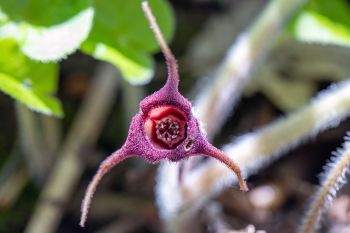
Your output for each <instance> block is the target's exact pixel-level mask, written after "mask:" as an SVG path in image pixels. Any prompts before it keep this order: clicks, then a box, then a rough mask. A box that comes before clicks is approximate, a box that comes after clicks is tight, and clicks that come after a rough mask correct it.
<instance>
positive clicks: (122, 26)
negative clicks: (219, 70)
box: [0, 0, 174, 85]
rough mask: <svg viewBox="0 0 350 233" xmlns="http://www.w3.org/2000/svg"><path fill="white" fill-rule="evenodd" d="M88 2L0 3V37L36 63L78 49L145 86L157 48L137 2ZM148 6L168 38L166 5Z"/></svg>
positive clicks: (170, 23)
mask: <svg viewBox="0 0 350 233" xmlns="http://www.w3.org/2000/svg"><path fill="white" fill-rule="evenodd" d="M91 1H93V2H91ZM91 1H83V0H74V1H72V0H2V1H1V2H0V8H1V10H2V11H3V12H4V13H5V14H4V15H2V16H0V39H1V38H14V39H16V41H17V42H18V44H19V45H20V48H21V50H22V52H23V53H24V54H26V55H27V56H29V57H30V58H32V59H35V60H40V61H56V60H59V59H61V58H63V57H65V56H67V55H68V54H70V53H72V52H74V51H75V50H76V49H77V48H79V47H80V48H81V49H82V50H83V51H84V52H86V53H88V54H90V55H92V56H94V57H95V58H97V59H100V60H103V61H107V62H110V63H112V64H114V65H115V66H116V67H117V68H118V69H119V70H120V71H121V73H122V75H123V77H124V78H125V79H126V80H128V81H129V82H130V83H131V84H135V85H136V84H145V83H147V82H149V80H150V79H151V78H152V76H153V69H154V68H153V65H154V62H153V59H152V57H151V56H150V54H149V53H151V52H155V51H157V50H158V45H157V43H156V40H155V38H154V35H153V33H152V31H151V29H150V27H149V25H148V22H147V20H146V18H145V16H144V14H143V12H142V10H141V2H142V0H133V1H124V0H91ZM149 4H150V6H151V8H152V11H153V12H154V14H155V16H156V18H157V21H158V23H159V25H160V27H161V29H162V32H163V33H164V36H165V38H166V39H167V40H169V39H170V38H171V37H172V34H173V31H174V16H173V13H172V10H171V7H170V5H169V4H168V3H167V1H166V0H149ZM0 14H1V13H0ZM1 22H3V23H1ZM4 22H5V23H4ZM90 30H91V32H90ZM86 38H87V39H86ZM83 41H85V42H84V43H83V44H82V45H81V43H82V42H83Z"/></svg>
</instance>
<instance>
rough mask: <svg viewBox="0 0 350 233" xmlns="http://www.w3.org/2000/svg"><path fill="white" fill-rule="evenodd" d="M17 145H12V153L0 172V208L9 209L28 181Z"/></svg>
mask: <svg viewBox="0 0 350 233" xmlns="http://www.w3.org/2000/svg"><path fill="white" fill-rule="evenodd" d="M17 144H18V143H17V142H16V143H15V144H14V147H13V149H12V152H11V153H10V155H9V157H8V158H7V160H6V161H5V164H4V165H3V166H2V167H1V170H0V207H5V208H8V207H11V206H12V205H13V204H14V203H15V201H16V200H17V197H18V196H19V194H20V193H21V191H22V189H23V188H24V186H25V185H26V184H27V182H28V181H29V177H30V176H29V174H28V171H27V170H26V169H25V168H24V164H23V160H22V159H21V156H20V155H19V153H18V149H17V148H18V145H17Z"/></svg>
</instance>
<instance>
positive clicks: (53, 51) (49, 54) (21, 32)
mask: <svg viewBox="0 0 350 233" xmlns="http://www.w3.org/2000/svg"><path fill="white" fill-rule="evenodd" d="M93 14H94V11H93V9H92V8H87V9H85V10H83V11H82V12H80V13H79V14H77V15H76V16H74V17H73V18H71V19H68V20H67V21H65V22H63V23H61V24H58V25H54V26H51V27H39V26H33V25H31V24H28V23H26V22H21V23H14V22H7V23H5V24H3V25H2V26H0V38H6V37H10V38H14V39H16V40H17V41H18V43H19V44H20V46H21V50H22V51H23V53H24V54H26V55H27V56H29V57H30V58H32V59H35V60H40V61H56V60H59V59H62V58H64V57H65V56H67V55H68V54H70V53H72V52H74V51H75V50H77V49H78V48H79V47H80V45H81V43H82V42H83V41H84V40H85V39H86V38H87V36H88V35H89V32H90V30H91V26H92V21H93Z"/></svg>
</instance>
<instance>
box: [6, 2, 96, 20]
mask: <svg viewBox="0 0 350 233" xmlns="http://www.w3.org/2000/svg"><path fill="white" fill-rule="evenodd" d="M90 6H91V1H90V0H1V1H0V8H1V9H2V11H3V12H4V13H5V14H6V15H8V17H9V18H10V20H12V21H16V22H27V23H29V24H33V25H38V26H52V25H55V24H60V23H63V22H64V21H66V20H68V19H70V18H72V17H73V16H75V15H77V14H78V13H79V12H81V11H82V10H84V9H86V8H88V7H90Z"/></svg>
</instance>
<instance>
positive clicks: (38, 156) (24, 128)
mask: <svg viewBox="0 0 350 233" xmlns="http://www.w3.org/2000/svg"><path fill="white" fill-rule="evenodd" d="M16 110H17V111H16V115H17V119H18V123H19V136H20V143H21V148H22V154H23V155H24V158H25V161H26V163H27V166H28V168H29V173H30V174H31V176H32V177H33V178H34V180H35V181H36V182H37V183H43V182H44V180H45V176H46V174H47V170H48V168H49V160H48V159H47V156H46V153H45V151H46V148H45V143H43V135H42V134H41V132H40V127H39V125H38V121H37V120H38V119H37V115H36V113H35V112H33V111H31V110H30V109H28V108H27V107H26V106H24V105H23V104H21V103H17V104H16Z"/></svg>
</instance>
